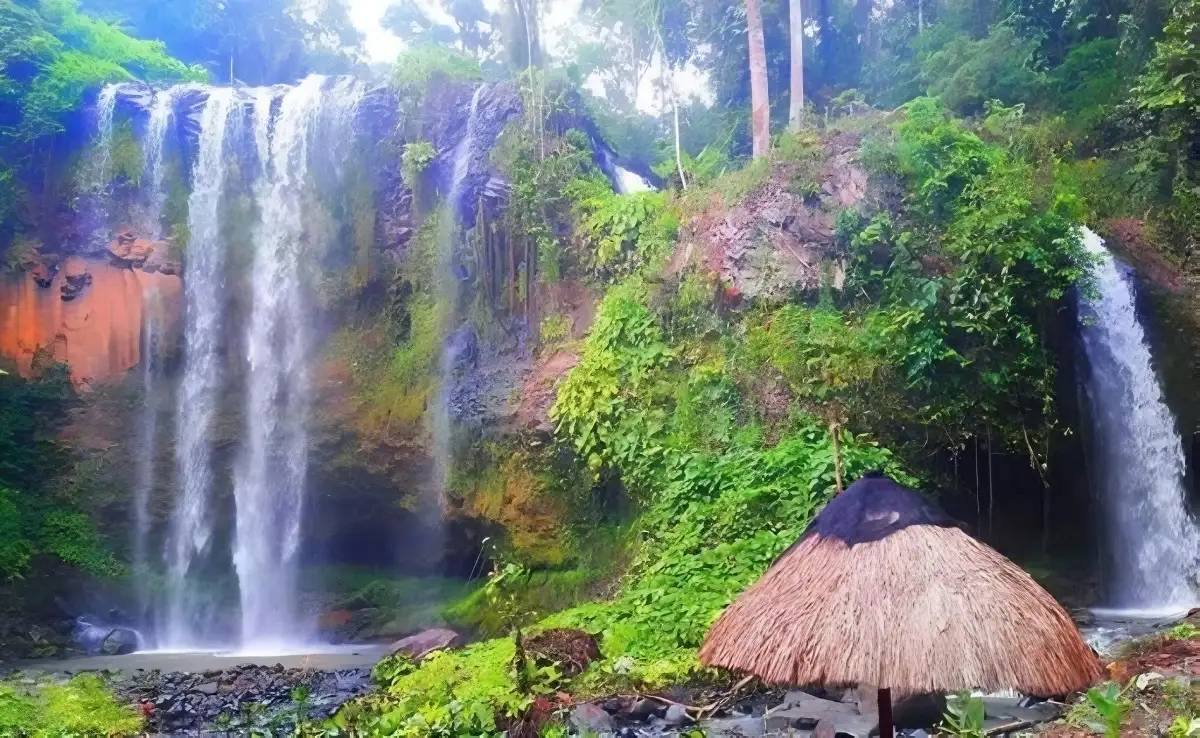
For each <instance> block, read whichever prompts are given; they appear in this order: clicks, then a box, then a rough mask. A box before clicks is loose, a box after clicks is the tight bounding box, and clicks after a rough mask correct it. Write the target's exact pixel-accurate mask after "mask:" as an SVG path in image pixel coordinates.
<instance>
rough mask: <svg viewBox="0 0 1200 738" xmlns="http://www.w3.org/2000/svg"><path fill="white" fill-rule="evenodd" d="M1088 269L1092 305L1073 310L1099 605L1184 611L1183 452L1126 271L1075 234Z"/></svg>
mask: <svg viewBox="0 0 1200 738" xmlns="http://www.w3.org/2000/svg"><path fill="white" fill-rule="evenodd" d="M1083 237H1084V245H1085V246H1086V247H1087V250H1088V251H1089V252H1090V253H1092V254H1094V255H1095V256H1096V257H1097V259H1098V263H1097V265H1096V266H1095V268H1094V270H1093V272H1094V276H1095V281H1096V297H1095V298H1094V299H1091V300H1086V299H1085V300H1082V301H1081V306H1080V307H1081V311H1080V312H1081V315H1082V317H1083V325H1082V336H1083V345H1084V350H1085V352H1086V354H1087V358H1088V362H1089V364H1090V376H1089V377H1088V378H1087V394H1088V397H1089V398H1090V401H1091V406H1092V410H1093V414H1094V426H1095V431H1096V445H1097V454H1096V462H1095V464H1094V465H1095V467H1096V470H1097V472H1098V474H1096V479H1095V480H1094V481H1095V483H1096V484H1098V485H1099V487H1100V494H1101V499H1102V506H1103V508H1104V512H1105V515H1106V518H1107V525H1108V539H1109V541H1110V545H1111V549H1112V557H1111V558H1112V565H1113V572H1112V582H1111V584H1112V588H1111V591H1110V593H1109V600H1110V602H1109V604H1110V605H1111V606H1113V607H1115V608H1120V609H1122V610H1130V611H1145V612H1153V611H1178V610H1186V609H1187V608H1188V607H1190V606H1192V605H1194V604H1195V603H1196V601H1197V593H1196V587H1195V581H1194V577H1195V574H1196V571H1197V565H1198V564H1200V532H1198V530H1197V527H1196V523H1195V521H1194V520H1193V519H1192V516H1191V515H1190V514H1189V512H1188V509H1187V503H1186V496H1185V491H1184V483H1183V480H1184V474H1185V472H1186V466H1185V463H1186V462H1185V457H1184V453H1183V445H1182V442H1181V441H1180V437H1179V433H1178V431H1177V430H1176V424H1175V418H1174V416H1173V415H1172V414H1171V411H1170V409H1169V408H1168V407H1167V405H1166V403H1165V401H1164V398H1163V392H1162V388H1161V387H1160V385H1159V382H1158V378H1157V377H1156V375H1155V373H1154V367H1153V365H1152V361H1151V359H1152V357H1151V354H1150V347H1149V345H1148V343H1147V341H1146V337H1145V334H1144V331H1143V329H1142V326H1141V324H1140V323H1139V322H1138V317H1137V312H1136V310H1135V304H1134V291H1133V287H1132V283H1131V271H1130V270H1129V268H1128V267H1126V266H1124V265H1122V264H1120V263H1118V262H1117V261H1116V260H1115V259H1114V258H1113V256H1112V254H1110V253H1109V252H1108V250H1107V249H1106V248H1105V246H1104V241H1103V240H1102V239H1101V238H1100V237H1099V236H1097V235H1096V234H1095V233H1093V232H1092V231H1090V230H1087V229H1084V231H1083Z"/></svg>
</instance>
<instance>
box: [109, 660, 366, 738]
mask: <svg viewBox="0 0 1200 738" xmlns="http://www.w3.org/2000/svg"><path fill="white" fill-rule="evenodd" d="M113 687H114V691H115V693H116V695H117V698H118V699H119V700H121V701H122V702H126V703H129V704H134V705H137V706H138V707H139V709H140V710H141V711H142V713H143V714H144V715H146V717H147V723H148V725H147V727H148V729H149V730H150V732H151V733H154V732H159V733H168V734H172V735H197V734H200V733H202V732H213V731H218V732H223V731H228V732H230V733H232V734H234V735H244V734H247V733H249V732H251V731H260V732H261V731H268V733H269V734H272V735H282V734H290V731H291V729H292V728H294V726H295V725H296V724H297V722H298V721H321V720H324V719H326V718H328V717H330V716H331V715H332V714H333V713H334V712H336V711H337V708H338V707H340V706H341V705H342V704H344V703H345V702H347V701H349V700H351V699H353V698H355V697H357V696H359V695H362V694H365V693H366V692H368V691H369V690H370V687H371V682H370V670H369V669H342V670H337V671H318V670H314V669H286V668H284V667H283V666H282V665H281V664H276V665H275V666H253V665H244V666H237V667H233V668H230V669H226V670H223V671H205V672H201V673H186V672H172V673H163V672H160V671H157V670H156V671H149V672H137V673H135V674H133V675H132V676H129V677H127V678H124V679H120V680H118V681H116V682H114V683H113Z"/></svg>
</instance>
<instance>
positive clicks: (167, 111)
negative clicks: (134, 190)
mask: <svg viewBox="0 0 1200 738" xmlns="http://www.w3.org/2000/svg"><path fill="white" fill-rule="evenodd" d="M182 89H183V88H182V87H169V88H167V89H165V90H159V91H158V92H155V93H154V103H153V105H152V106H151V107H150V118H149V120H148V121H147V122H146V138H145V142H144V143H143V148H144V149H145V170H146V178H147V179H148V180H149V184H148V185H147V188H146V193H147V197H146V199H147V203H148V208H147V211H146V222H147V225H148V230H149V235H150V237H151V238H153V239H158V238H161V237H162V211H163V205H165V204H166V201H167V193H166V190H165V189H164V188H163V149H164V148H165V144H166V139H167V131H168V130H169V126H170V124H171V119H172V118H173V117H174V107H175V100H176V98H177V97H178V95H179V92H180V90H182Z"/></svg>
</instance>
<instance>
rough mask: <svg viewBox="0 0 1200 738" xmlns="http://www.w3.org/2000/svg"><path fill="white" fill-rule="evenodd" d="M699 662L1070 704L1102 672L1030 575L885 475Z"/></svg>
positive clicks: (759, 591)
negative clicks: (1059, 698)
mask: <svg viewBox="0 0 1200 738" xmlns="http://www.w3.org/2000/svg"><path fill="white" fill-rule="evenodd" d="M700 660H701V661H703V662H704V663H705V664H708V665H710V666H721V667H725V668H729V669H734V670H737V671H743V672H749V673H752V674H755V675H757V676H758V677H759V678H760V679H762V680H763V681H765V682H767V683H769V684H786V685H794V686H806V685H830V686H833V685H854V684H869V685H873V686H877V687H881V688H890V689H891V690H892V691H893V692H894V693H897V694H920V693H931V692H952V691H958V690H962V689H984V690H988V691H996V690H1000V689H1017V690H1019V691H1021V692H1024V693H1026V694H1033V695H1041V696H1051V695H1063V694H1067V693H1069V692H1073V691H1075V690H1077V689H1081V688H1083V687H1086V686H1088V685H1090V684H1092V683H1094V682H1095V681H1096V680H1097V679H1098V678H1099V677H1100V676H1101V675H1102V672H1103V670H1102V668H1101V666H1100V663H1099V661H1098V660H1097V658H1096V656H1095V654H1094V653H1093V652H1092V651H1091V649H1090V648H1088V646H1087V644H1085V643H1084V642H1083V639H1082V638H1081V637H1080V635H1079V631H1078V630H1076V628H1075V625H1074V623H1073V622H1072V621H1071V618H1070V617H1069V616H1068V615H1067V613H1066V612H1065V611H1064V610H1063V608H1062V607H1061V606H1060V605H1059V604H1058V603H1057V602H1055V601H1054V598H1053V597H1051V596H1050V595H1049V594H1048V593H1047V592H1046V591H1045V590H1044V589H1042V588H1041V587H1040V586H1038V584H1037V582H1035V581H1034V580H1033V578H1032V577H1030V576H1029V575H1028V574H1027V573H1025V572H1024V571H1023V570H1022V569H1021V568H1020V567H1018V566H1016V565H1015V564H1013V563H1012V562H1011V561H1009V560H1008V559H1006V558H1004V557H1003V556H1001V555H1000V554H999V553H997V552H996V551H994V550H993V549H991V548H989V547H988V546H986V545H984V544H982V543H980V542H978V541H976V540H975V539H973V538H971V536H969V535H967V534H966V533H965V532H963V531H962V530H960V529H959V528H957V527H954V521H953V520H952V519H951V518H949V517H948V516H947V515H946V514H945V513H943V512H942V511H941V510H940V509H938V508H937V507H936V506H934V505H933V504H931V503H929V502H927V501H925V500H924V499H922V498H921V497H920V496H919V495H917V494H916V493H914V492H911V491H910V490H907V489H905V488H903V487H901V486H900V485H898V484H896V483H895V482H893V481H891V480H890V479H886V478H884V477H882V476H879V475H872V476H870V477H867V478H864V479H860V480H859V481H857V482H855V483H854V484H853V485H851V486H850V487H849V489H847V490H846V491H845V492H844V493H842V494H841V495H840V496H838V497H837V498H835V499H834V500H832V501H831V502H830V503H829V504H828V505H827V506H826V507H825V509H824V510H823V511H822V512H821V514H820V515H818V516H817V518H816V519H815V520H814V521H813V523H812V524H811V525H810V526H809V528H808V530H807V531H806V532H805V534H804V535H803V536H802V537H801V538H800V540H799V541H797V542H796V544H795V545H793V546H792V547H791V548H790V549H788V550H787V551H786V552H784V554H783V555H782V556H780V557H779V559H778V560H776V561H775V563H774V564H773V565H772V566H771V568H770V569H769V570H767V573H766V574H764V575H763V576H762V578H761V579H759V580H758V581H757V582H755V583H754V585H752V586H751V587H750V588H749V589H747V590H746V591H745V592H743V593H742V595H741V596H740V597H739V598H738V599H737V601H735V602H734V603H733V604H732V605H731V606H730V607H729V608H728V609H727V610H726V611H725V613H724V614H723V615H722V616H721V617H720V619H719V620H717V622H716V623H715V624H714V625H713V627H712V629H711V630H710V631H709V633H708V637H707V638H706V640H705V643H704V647H703V648H702V649H701V651H700Z"/></svg>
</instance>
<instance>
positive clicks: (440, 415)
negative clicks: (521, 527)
mask: <svg viewBox="0 0 1200 738" xmlns="http://www.w3.org/2000/svg"><path fill="white" fill-rule="evenodd" d="M486 89H487V85H480V86H479V87H476V88H475V93H474V94H473V95H472V96H471V105H470V107H469V108H468V110H467V122H466V130H465V133H464V134H463V137H462V140H460V141H459V142H458V145H456V146H455V147H454V151H453V154H452V160H451V168H450V172H451V175H450V190H449V192H448V193H447V194H446V201H445V204H444V206H443V207H444V210H443V214H442V220H441V223H440V232H439V234H438V263H437V279H438V302H439V303H440V305H439V308H440V310H439V312H440V313H441V315H442V319H443V325H442V329H443V334H444V335H446V336H448V338H447V341H445V342H444V343H443V346H442V354H441V356H440V357H439V359H438V374H439V375H440V376H439V381H438V393H437V397H435V398H434V402H433V408H432V412H431V413H430V420H431V431H432V437H433V438H432V440H433V448H432V451H433V466H434V476H433V479H434V482H435V484H436V485H437V488H436V489H435V490H434V494H433V495H430V496H429V497H428V499H426V501H425V504H426V507H427V508H428V509H427V510H426V511H425V513H426V516H427V517H429V518H430V519H431V520H430V522H431V524H432V525H433V526H438V525H440V522H438V521H440V517H441V511H442V504H443V501H444V498H445V494H446V485H447V483H448V482H449V474H450V468H451V454H452V448H451V445H452V439H451V433H450V410H449V407H448V405H447V403H448V402H449V393H448V389H449V386H450V383H451V382H452V381H453V379H454V377H453V374H454V366H453V359H454V354H455V352H454V351H453V350H452V348H453V347H452V346H450V345H448V344H449V343H451V342H452V337H451V332H452V331H453V328H454V326H453V322H454V320H455V319H456V317H457V316H456V315H455V306H456V303H457V301H458V279H457V278H456V276H455V274H454V251H455V248H456V246H457V243H458V239H459V234H460V218H459V213H460V212H461V211H462V207H463V204H462V203H460V202H459V200H461V199H462V187H463V183H464V182H465V181H466V178H467V175H468V174H470V172H471V161H472V159H473V157H474V155H475V136H476V129H477V128H478V125H477V118H478V113H479V100H480V98H482V97H483V94H484V92H485V91H486ZM431 544H432V545H433V546H438V547H440V545H441V541H440V540H438V541H432V542H431Z"/></svg>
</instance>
